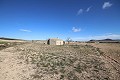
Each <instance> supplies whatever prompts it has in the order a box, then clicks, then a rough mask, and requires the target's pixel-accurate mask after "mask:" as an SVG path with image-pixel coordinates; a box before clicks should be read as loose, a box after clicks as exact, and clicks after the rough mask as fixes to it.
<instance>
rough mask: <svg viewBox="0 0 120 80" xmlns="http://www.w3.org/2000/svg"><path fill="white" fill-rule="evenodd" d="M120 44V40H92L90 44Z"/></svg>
mask: <svg viewBox="0 0 120 80" xmlns="http://www.w3.org/2000/svg"><path fill="white" fill-rule="evenodd" d="M95 42H98V43H120V39H102V40H90V41H88V43H95Z"/></svg>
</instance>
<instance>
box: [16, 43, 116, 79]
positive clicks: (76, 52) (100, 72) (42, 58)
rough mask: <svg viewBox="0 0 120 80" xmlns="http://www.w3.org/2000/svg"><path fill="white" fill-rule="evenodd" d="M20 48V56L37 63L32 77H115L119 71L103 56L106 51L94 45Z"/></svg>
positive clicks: (29, 61)
mask: <svg viewBox="0 0 120 80" xmlns="http://www.w3.org/2000/svg"><path fill="white" fill-rule="evenodd" d="M17 51H22V52H21V56H19V59H23V60H25V63H26V64H28V65H29V64H31V65H34V67H33V69H34V70H35V72H34V74H32V75H31V76H30V78H29V79H28V80H48V79H51V80H113V79H114V76H115V75H116V74H115V73H114V74H111V70H110V68H108V67H106V66H105V62H104V60H101V56H102V55H103V52H102V51H100V50H99V48H95V47H93V46H90V45H64V46H50V45H40V44H32V45H31V47H22V48H21V49H20V48H17ZM113 75H114V76H113Z"/></svg>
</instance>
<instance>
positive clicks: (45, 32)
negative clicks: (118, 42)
mask: <svg viewBox="0 0 120 80" xmlns="http://www.w3.org/2000/svg"><path fill="white" fill-rule="evenodd" d="M0 37H9V38H18V39H25V40H46V39H48V38H60V39H63V40H66V39H67V38H71V39H72V40H75V41H76V40H78V41H84V40H90V39H105V38H111V39H120V0H0Z"/></svg>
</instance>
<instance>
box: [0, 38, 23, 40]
mask: <svg viewBox="0 0 120 80" xmlns="http://www.w3.org/2000/svg"><path fill="white" fill-rule="evenodd" d="M0 39H2V40H21V39H14V38H5V37H0Z"/></svg>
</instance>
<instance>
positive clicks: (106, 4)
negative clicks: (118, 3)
mask: <svg viewBox="0 0 120 80" xmlns="http://www.w3.org/2000/svg"><path fill="white" fill-rule="evenodd" d="M112 5H113V4H111V3H110V2H104V4H103V6H102V8H103V9H106V8H109V7H111V6H112Z"/></svg>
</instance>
